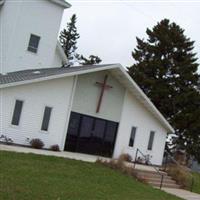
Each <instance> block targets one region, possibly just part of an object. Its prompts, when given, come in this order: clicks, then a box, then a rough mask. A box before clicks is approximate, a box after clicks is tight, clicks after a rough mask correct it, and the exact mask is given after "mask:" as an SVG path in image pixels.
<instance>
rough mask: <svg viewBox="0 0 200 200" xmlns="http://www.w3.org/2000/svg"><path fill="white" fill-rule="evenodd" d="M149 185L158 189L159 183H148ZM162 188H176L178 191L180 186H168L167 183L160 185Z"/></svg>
mask: <svg viewBox="0 0 200 200" xmlns="http://www.w3.org/2000/svg"><path fill="white" fill-rule="evenodd" d="M149 184H150V185H152V186H154V187H158V188H159V187H160V183H153V182H152V183H151V182H149ZM162 187H165V188H176V189H179V188H181V186H180V185H177V184H169V183H163V184H162Z"/></svg>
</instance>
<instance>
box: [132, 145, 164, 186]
mask: <svg viewBox="0 0 200 200" xmlns="http://www.w3.org/2000/svg"><path fill="white" fill-rule="evenodd" d="M138 152H139V153H140V154H141V155H142V156H143V157H144V159H145V161H147V159H146V156H145V155H144V154H143V153H142V151H140V149H139V148H137V150H136V154H135V161H134V165H133V168H134V169H135V167H136V164H137V157H138ZM148 163H149V164H150V166H151V167H153V168H154V169H155V171H156V172H157V173H158V174H159V175H160V176H161V180H160V189H161V188H162V186H163V180H164V176H165V175H164V174H162V173H161V172H160V171H159V170H158V169H157V168H156V167H155V166H154V165H153V164H152V163H151V161H150V160H148Z"/></svg>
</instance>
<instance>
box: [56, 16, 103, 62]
mask: <svg viewBox="0 0 200 200" xmlns="http://www.w3.org/2000/svg"><path fill="white" fill-rule="evenodd" d="M76 21H77V18H76V15H75V14H73V15H72V17H71V19H70V22H69V23H67V28H66V29H63V31H61V33H60V37H59V38H60V43H61V46H62V48H63V49H64V52H65V55H66V56H67V58H68V61H69V66H70V65H74V63H75V62H78V63H79V64H81V65H94V64H98V63H100V62H101V59H100V58H99V57H98V56H94V55H90V56H89V58H86V57H84V56H83V55H80V54H78V53H76V50H77V46H76V44H77V40H78V39H79V38H80V35H79V34H78V32H77V28H76Z"/></svg>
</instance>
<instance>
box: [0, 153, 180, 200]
mask: <svg viewBox="0 0 200 200" xmlns="http://www.w3.org/2000/svg"><path fill="white" fill-rule="evenodd" d="M0 199H2V200H114V199H115V200H179V198H176V197H174V196H171V195H169V194H167V193H164V192H162V191H160V190H158V189H153V188H152V187H150V186H148V185H145V184H142V183H140V182H138V181H136V180H134V179H133V178H131V177H128V176H125V175H123V174H121V173H120V172H116V171H114V170H111V169H109V168H106V167H104V166H101V165H100V164H97V163H96V164H93V163H86V162H82V161H75V160H69V159H64V158H57V157H52V156H39V155H34V154H21V153H13V152H5V151H0Z"/></svg>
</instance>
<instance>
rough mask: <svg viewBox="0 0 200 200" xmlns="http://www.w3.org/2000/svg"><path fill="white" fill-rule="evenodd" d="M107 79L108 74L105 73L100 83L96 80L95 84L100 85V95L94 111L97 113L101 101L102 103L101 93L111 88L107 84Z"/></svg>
mask: <svg viewBox="0 0 200 200" xmlns="http://www.w3.org/2000/svg"><path fill="white" fill-rule="evenodd" d="M107 80H108V75H105V76H104V81H103V83H101V82H96V84H97V85H98V86H100V87H101V93H100V96H99V101H98V104H97V109H96V113H98V112H99V110H100V107H101V103H102V99H103V95H104V92H105V90H106V89H110V88H112V86H110V85H107Z"/></svg>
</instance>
